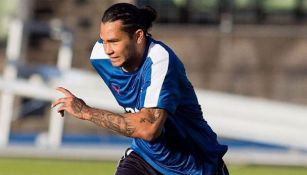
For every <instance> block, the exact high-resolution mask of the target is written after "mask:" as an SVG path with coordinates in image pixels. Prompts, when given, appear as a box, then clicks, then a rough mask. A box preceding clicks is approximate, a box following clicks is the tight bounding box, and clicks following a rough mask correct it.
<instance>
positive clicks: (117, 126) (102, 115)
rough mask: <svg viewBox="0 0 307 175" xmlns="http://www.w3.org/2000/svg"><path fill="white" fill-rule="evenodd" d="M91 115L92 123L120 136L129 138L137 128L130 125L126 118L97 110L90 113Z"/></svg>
mask: <svg viewBox="0 0 307 175" xmlns="http://www.w3.org/2000/svg"><path fill="white" fill-rule="evenodd" d="M90 115H91V119H90V121H92V122H93V123H95V124H97V125H99V126H102V127H105V128H109V129H111V130H112V131H115V132H117V133H119V134H122V135H125V136H128V137H129V136H131V135H132V134H133V133H134V131H135V127H134V126H131V125H129V124H128V122H127V121H126V120H125V118H124V117H122V116H120V115H117V114H114V113H111V112H108V111H104V110H96V109H93V110H92V111H90Z"/></svg>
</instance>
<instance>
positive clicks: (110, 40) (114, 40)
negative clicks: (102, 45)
mask: <svg viewBox="0 0 307 175" xmlns="http://www.w3.org/2000/svg"><path fill="white" fill-rule="evenodd" d="M100 39H101V40H102V42H105V41H106V42H111V43H112V42H117V41H119V40H120V39H118V38H111V39H107V40H103V39H102V38H101V36H100Z"/></svg>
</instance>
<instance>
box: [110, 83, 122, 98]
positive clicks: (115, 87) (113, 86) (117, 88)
mask: <svg viewBox="0 0 307 175" xmlns="http://www.w3.org/2000/svg"><path fill="white" fill-rule="evenodd" d="M111 86H112V88H113V89H114V91H115V92H117V94H118V95H120V92H119V91H120V87H119V86H116V85H114V84H111Z"/></svg>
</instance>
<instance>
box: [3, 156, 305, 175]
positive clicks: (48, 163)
mask: <svg viewBox="0 0 307 175" xmlns="http://www.w3.org/2000/svg"><path fill="white" fill-rule="evenodd" d="M116 164H117V163H116V162H99V161H69V160H47V159H11V158H10V159H7V158H0V175H49V174H50V175H54V174H56V175H72V174H73V175H79V174H80V175H81V174H82V175H85V174H86V175H90V174H95V175H98V174H99V175H112V174H114V171H115V167H116ZM229 170H230V174H231V175H275V174H278V175H307V168H306V167H278V166H238V165H236V166H234V165H230V166H229Z"/></svg>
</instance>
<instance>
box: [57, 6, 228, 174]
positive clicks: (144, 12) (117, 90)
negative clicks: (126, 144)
mask: <svg viewBox="0 0 307 175" xmlns="http://www.w3.org/2000/svg"><path fill="white" fill-rule="evenodd" d="M155 18H156V12H155V11H154V9H152V8H150V7H146V8H142V9H140V8H138V7H136V6H134V5H131V4H127V3H119V4H115V5H113V6H111V7H110V8H109V9H107V10H106V11H105V13H104V15H103V17H102V22H101V28H100V39H99V40H98V41H97V43H96V44H95V46H94V48H93V51H92V54H91V63H92V65H93V67H94V68H95V69H96V71H97V72H98V74H99V75H100V76H101V77H102V79H103V80H104V82H105V83H106V84H107V86H108V87H109V88H110V90H111V92H112V94H113V95H114V97H115V98H116V100H117V102H118V103H119V105H120V106H122V107H123V108H124V109H125V111H126V113H124V114H115V113H112V112H109V111H106V110H103V109H95V108H92V107H90V106H88V105H86V103H85V102H84V101H83V100H81V99H79V98H77V97H75V96H74V95H73V94H72V93H71V92H69V91H68V90H66V89H64V88H61V87H60V88H58V89H57V90H59V91H60V92H62V93H64V95H65V97H64V98H60V99H58V100H57V101H56V102H54V103H53V105H52V106H53V107H54V106H57V105H59V104H61V106H60V107H59V109H58V112H60V113H61V114H62V116H63V115H64V111H66V112H68V113H70V114H71V115H73V116H75V117H77V118H79V119H83V120H89V121H91V122H93V123H95V124H97V125H99V126H101V127H104V128H108V129H110V130H112V131H114V132H116V133H118V134H121V135H124V136H127V137H132V138H133V141H132V144H131V148H129V149H128V150H127V151H126V153H125V156H124V157H123V158H122V160H121V161H120V162H119V165H118V167H117V172H116V174H118V175H122V174H124V175H138V174H193V175H196V174H205V175H209V174H210V175H211V174H212V175H213V174H214V175H216V174H228V171H227V168H226V166H225V164H224V162H223V160H222V157H223V155H224V154H225V153H226V151H227V146H224V145H220V144H219V143H218V142H217V137H216V134H215V133H214V132H213V131H212V130H211V128H210V127H209V126H208V124H207V122H206V121H205V120H204V119H203V115H202V112H201V108H200V106H199V104H198V101H197V98H196V95H195V92H194V89H193V87H192V85H191V83H190V82H189V80H188V79H187V77H186V74H185V70H184V66H183V64H182V63H181V61H180V60H179V59H178V58H177V56H176V55H175V54H174V52H173V51H172V50H171V49H170V48H169V47H167V46H166V45H164V44H163V43H161V42H159V41H155V40H154V39H153V38H151V36H150V34H149V33H148V29H149V28H150V27H151V25H152V22H153V21H154V20H155ZM101 100H103V99H101Z"/></svg>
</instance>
